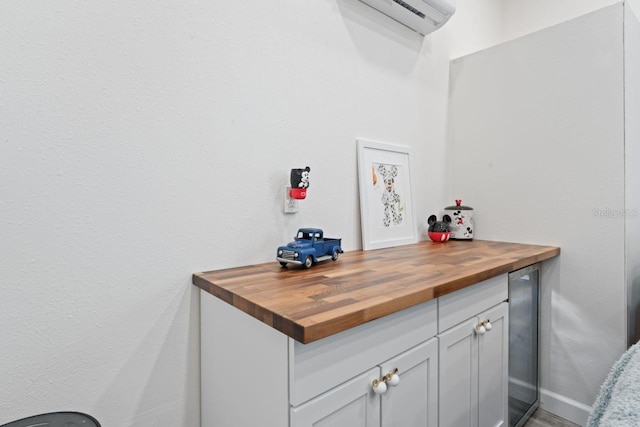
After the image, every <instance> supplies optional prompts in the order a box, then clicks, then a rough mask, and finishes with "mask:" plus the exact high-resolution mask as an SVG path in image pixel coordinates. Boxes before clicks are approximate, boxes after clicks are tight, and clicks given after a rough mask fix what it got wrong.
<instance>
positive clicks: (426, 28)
mask: <svg viewBox="0 0 640 427" xmlns="http://www.w3.org/2000/svg"><path fill="white" fill-rule="evenodd" d="M360 1H362V2H363V3H366V4H368V5H369V6H371V7H373V8H374V9H377V10H379V11H380V12H382V13H384V14H385V15H387V16H389V17H390V18H393V19H395V20H396V21H398V22H399V23H401V24H404V25H406V26H407V27H409V28H411V29H412V30H414V31H417V32H418V33H420V34H422V35H427V34H429V33H431V32H433V31H435V30H437V29H438V28H440V27H442V26H443V25H444V24H445V23H446V22H447V21H448V20H449V18H451V16H452V15H453V13H454V12H455V11H456V3H455V0H360Z"/></svg>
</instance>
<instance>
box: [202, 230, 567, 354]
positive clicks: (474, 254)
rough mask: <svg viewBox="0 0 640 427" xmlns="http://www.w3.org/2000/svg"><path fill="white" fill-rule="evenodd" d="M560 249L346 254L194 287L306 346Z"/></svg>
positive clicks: (441, 247)
mask: <svg viewBox="0 0 640 427" xmlns="http://www.w3.org/2000/svg"><path fill="white" fill-rule="evenodd" d="M559 254H560V248H558V247H551V246H537V245H524V244H517V243H504V242H490V241H483V240H472V241H449V242H446V243H433V242H426V241H425V242H420V243H416V244H413V245H404V246H398V247H394V248H387V249H378V250H372V251H360V250H359V251H351V252H345V253H344V254H343V255H342V256H341V257H340V259H339V260H337V261H324V262H321V263H318V264H316V265H314V266H313V267H311V268H309V269H303V268H298V267H293V266H292V267H289V268H283V267H281V266H280V264H278V262H276V261H275V259H274V261H273V262H269V263H266V264H258V265H250V266H246V267H238V268H230V269H225V270H217V271H208V272H204V273H196V274H194V275H193V284H194V285H196V286H198V287H199V288H200V289H203V290H205V291H207V292H209V293H211V294H212V295H214V296H216V297H218V298H220V299H221V300H223V301H226V302H227V303H229V304H231V305H233V306H234V307H236V308H238V309H239V310H242V311H244V312H245V313H247V314H249V315H251V316H253V317H255V318H256V319H258V320H260V321H262V322H264V323H266V324H267V325H269V326H271V327H273V328H275V329H277V330H279V331H281V332H282V333H284V334H286V335H288V336H290V337H291V338H293V339H295V340H297V341H300V342H301V343H304V344H307V343H310V342H313V341H316V340H319V339H321V338H325V337H328V336H330V335H333V334H336V333H338V332H342V331H344V330H347V329H350V328H353V327H355V326H358V325H361V324H363V323H365V322H369V321H371V320H374V319H377V318H380V317H382V316H386V315H389V314H392V313H395V312H397V311H400V310H403V309H405V308H409V307H411V306H414V305H417V304H420V303H423V302H425V301H428V300H431V299H433V298H437V297H439V296H442V295H445V294H448V293H450V292H453V291H457V290H459V289H462V288H465V287H467V286H470V285H473V284H475V283H478V282H481V281H483V280H486V279H489V278H491V277H494V276H498V275H500V274H503V273H508V272H510V271H514V270H518V269H519V268H522V267H526V266H528V265H531V264H534V263H536V262H539V261H543V260H546V259H549V258H553V257H555V256H558V255H559Z"/></svg>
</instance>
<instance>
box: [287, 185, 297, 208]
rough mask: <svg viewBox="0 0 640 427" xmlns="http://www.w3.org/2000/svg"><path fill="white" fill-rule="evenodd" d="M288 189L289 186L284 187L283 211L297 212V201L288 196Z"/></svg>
mask: <svg viewBox="0 0 640 427" xmlns="http://www.w3.org/2000/svg"><path fill="white" fill-rule="evenodd" d="M289 190H291V187H289V186H285V187H284V213H286V214H288V213H296V212H298V201H297V200H296V199H292V198H291V197H290V196H289Z"/></svg>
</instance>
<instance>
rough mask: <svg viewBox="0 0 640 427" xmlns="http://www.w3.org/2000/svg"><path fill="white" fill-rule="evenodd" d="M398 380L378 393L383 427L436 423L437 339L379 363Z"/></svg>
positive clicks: (429, 426) (426, 426)
mask: <svg viewBox="0 0 640 427" xmlns="http://www.w3.org/2000/svg"><path fill="white" fill-rule="evenodd" d="M380 367H381V368H382V375H386V374H388V373H392V372H394V371H395V370H396V369H397V370H398V373H397V375H398V377H399V378H400V382H399V383H398V385H397V386H395V387H394V386H391V385H389V387H388V388H387V392H386V393H385V394H383V395H382V396H381V405H382V427H413V426H416V427H418V426H419V427H437V426H438V340H437V339H436V338H433V339H431V340H429V341H427V342H425V343H423V344H420V345H418V346H416V347H414V348H412V349H410V350H407V351H405V352H404V353H402V354H400V355H399V356H397V357H395V358H393V359H391V360H389V361H387V362H385V363H383V364H381V365H380Z"/></svg>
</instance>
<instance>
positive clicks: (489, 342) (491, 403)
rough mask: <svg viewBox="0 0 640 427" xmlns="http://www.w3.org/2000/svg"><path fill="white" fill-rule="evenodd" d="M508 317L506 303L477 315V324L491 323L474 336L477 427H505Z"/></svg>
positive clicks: (506, 411)
mask: <svg viewBox="0 0 640 427" xmlns="http://www.w3.org/2000/svg"><path fill="white" fill-rule="evenodd" d="M508 316H509V306H508V304H507V303H506V302H505V303H502V304H500V305H498V306H496V307H494V308H492V309H490V310H488V311H485V312H484V313H482V314H480V315H479V319H480V322H484V321H486V320H489V321H490V322H491V330H489V331H487V332H486V333H485V334H484V335H479V336H478V358H479V380H478V390H479V393H478V399H479V404H478V410H479V426H480V427H500V426H501V427H506V426H507V424H508V419H509V418H508V416H509V412H508V411H509V408H508V399H509V397H508V390H507V387H508V371H509V369H508V366H507V364H508V363H509V354H508V352H509V329H508V324H509V321H508Z"/></svg>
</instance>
